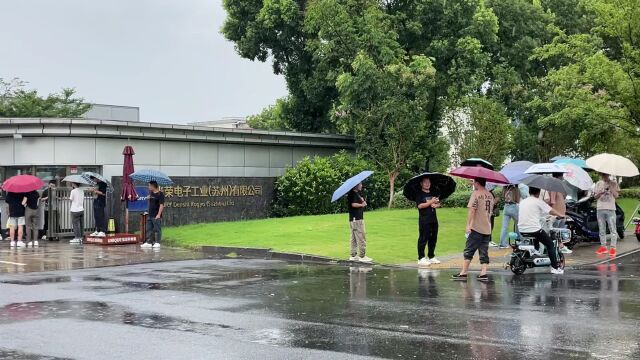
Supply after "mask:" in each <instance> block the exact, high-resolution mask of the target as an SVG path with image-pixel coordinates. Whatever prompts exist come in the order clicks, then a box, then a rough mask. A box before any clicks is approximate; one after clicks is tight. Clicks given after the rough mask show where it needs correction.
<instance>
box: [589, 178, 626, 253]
mask: <svg viewBox="0 0 640 360" xmlns="http://www.w3.org/2000/svg"><path fill="white" fill-rule="evenodd" d="M618 196H620V188H619V187H618V183H617V182H615V181H612V180H611V178H610V176H609V174H603V173H600V181H598V182H597V183H596V186H595V189H594V197H595V198H596V200H597V203H596V214H597V219H598V231H599V233H600V248H598V250H597V251H596V254H598V255H601V254H606V253H607V252H609V255H610V256H616V245H617V244H616V243H617V241H618V234H617V233H616V199H617V198H618ZM607 225H609V232H610V233H611V235H610V238H611V248H610V249H607Z"/></svg>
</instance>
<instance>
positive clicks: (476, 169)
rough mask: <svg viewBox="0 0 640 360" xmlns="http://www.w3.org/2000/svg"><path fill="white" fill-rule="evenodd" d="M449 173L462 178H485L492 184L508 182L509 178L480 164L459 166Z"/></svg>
mask: <svg viewBox="0 0 640 360" xmlns="http://www.w3.org/2000/svg"><path fill="white" fill-rule="evenodd" d="M449 174H451V175H453V176H457V177H461V178H464V179H472V180H473V179H478V178H482V179H486V180H487V182H491V183H494V184H509V179H507V178H506V177H505V176H504V175H502V174H500V173H499V172H497V171H493V170H489V169H487V168H484V167H482V166H461V167H459V168H457V169H455V170H453V171H451V172H450V173H449Z"/></svg>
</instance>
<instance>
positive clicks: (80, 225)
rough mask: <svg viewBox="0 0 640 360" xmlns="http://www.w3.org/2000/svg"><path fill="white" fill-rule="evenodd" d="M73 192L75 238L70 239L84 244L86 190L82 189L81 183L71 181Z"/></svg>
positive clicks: (72, 213)
mask: <svg viewBox="0 0 640 360" xmlns="http://www.w3.org/2000/svg"><path fill="white" fill-rule="evenodd" d="M71 187H72V190H71V194H70V195H69V199H70V200H71V208H70V209H69V211H70V212H71V224H72V226H73V239H72V240H70V241H69V243H70V244H82V240H83V239H84V191H83V190H82V189H80V184H79V183H77V182H72V183H71Z"/></svg>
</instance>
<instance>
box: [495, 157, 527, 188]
mask: <svg viewBox="0 0 640 360" xmlns="http://www.w3.org/2000/svg"><path fill="white" fill-rule="evenodd" d="M532 165H533V163H532V162H531V161H514V162H512V163H509V164H507V165H505V166H504V167H503V168H502V170H500V173H502V175H504V176H505V177H506V178H507V179H509V181H510V182H511V183H512V184H519V183H520V182H522V180H524V179H525V178H526V177H528V176H529V174H526V173H525V171H527V169H529V168H530V167H531V166H532Z"/></svg>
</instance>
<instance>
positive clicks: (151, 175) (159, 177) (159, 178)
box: [131, 169, 173, 186]
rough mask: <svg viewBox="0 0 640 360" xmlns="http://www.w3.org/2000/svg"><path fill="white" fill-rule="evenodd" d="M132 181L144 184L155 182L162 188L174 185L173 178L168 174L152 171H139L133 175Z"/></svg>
mask: <svg viewBox="0 0 640 360" xmlns="http://www.w3.org/2000/svg"><path fill="white" fill-rule="evenodd" d="M131 179H132V180H133V181H139V182H144V183H148V182H150V181H155V182H157V183H158V185H160V186H169V185H171V184H173V180H171V178H170V177H169V176H167V174H165V173H163V172H160V171H158V170H152V169H143V170H138V171H136V172H134V173H133V174H131Z"/></svg>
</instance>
